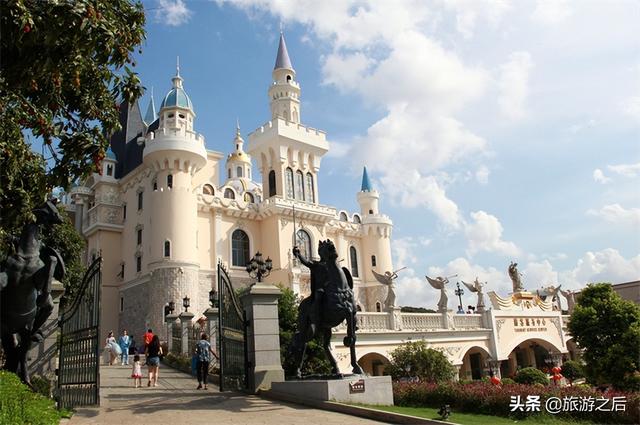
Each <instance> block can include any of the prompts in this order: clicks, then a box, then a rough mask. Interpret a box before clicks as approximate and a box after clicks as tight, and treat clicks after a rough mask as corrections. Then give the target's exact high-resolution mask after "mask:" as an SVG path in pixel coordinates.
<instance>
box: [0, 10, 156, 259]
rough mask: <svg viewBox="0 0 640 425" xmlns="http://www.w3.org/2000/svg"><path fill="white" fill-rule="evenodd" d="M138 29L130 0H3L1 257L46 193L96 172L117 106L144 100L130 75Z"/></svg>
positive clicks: (139, 19) (141, 34)
mask: <svg viewBox="0 0 640 425" xmlns="http://www.w3.org/2000/svg"><path fill="white" fill-rule="evenodd" d="M144 22H145V16H144V10H143V6H142V4H141V3H139V2H137V1H135V2H132V1H130V0H110V1H108V2H103V1H95V0H74V1H69V0H47V1H40V0H5V1H3V2H2V6H1V7H0V57H2V61H0V158H1V159H0V181H2V185H0V205H2V208H0V251H2V252H6V251H7V250H8V249H9V248H10V243H9V242H8V241H9V238H8V235H10V234H15V233H18V232H19V229H20V228H21V226H22V225H23V224H24V223H26V222H29V221H32V220H33V219H34V217H33V214H32V213H31V210H32V209H33V208H34V207H36V206H38V205H39V204H41V203H42V202H43V201H44V199H45V197H46V196H47V194H49V193H50V192H51V190H52V189H53V188H55V187H62V188H65V189H66V188H68V187H69V185H70V183H71V182H72V181H74V180H75V179H77V178H79V177H80V178H81V177H85V176H87V175H89V174H90V173H91V172H93V171H99V170H100V162H101V161H102V159H103V158H104V156H105V151H106V149H107V147H108V136H109V135H111V134H112V133H113V132H114V131H116V130H118V129H119V127H120V124H119V121H118V117H119V107H120V106H119V105H120V103H121V102H128V103H131V102H133V101H135V100H136V99H137V98H138V97H139V96H140V95H141V93H142V87H141V86H140V80H139V79H138V76H137V75H136V74H135V73H134V72H133V70H132V67H133V66H135V61H134V58H133V54H134V52H135V50H136V48H138V46H139V45H140V43H141V42H142V41H143V40H144V38H145V31H144ZM40 143H42V146H43V152H44V155H45V156H43V155H41V154H39V153H36V152H35V151H34V150H33V149H32V147H33V146H32V145H34V144H40ZM45 164H46V167H45Z"/></svg>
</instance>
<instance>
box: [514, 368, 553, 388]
mask: <svg viewBox="0 0 640 425" xmlns="http://www.w3.org/2000/svg"><path fill="white" fill-rule="evenodd" d="M514 381H516V382H517V383H518V384H529V385H534V384H540V385H548V384H549V378H548V377H547V375H546V374H545V373H544V372H542V371H541V370H538V369H536V368H535V367H525V368H524V369H521V370H520V371H518V373H517V374H516V377H515V378H514Z"/></svg>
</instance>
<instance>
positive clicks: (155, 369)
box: [145, 335, 162, 387]
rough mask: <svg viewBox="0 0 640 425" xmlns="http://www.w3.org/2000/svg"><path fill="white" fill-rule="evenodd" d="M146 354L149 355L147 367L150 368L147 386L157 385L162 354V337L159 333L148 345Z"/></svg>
mask: <svg viewBox="0 0 640 425" xmlns="http://www.w3.org/2000/svg"><path fill="white" fill-rule="evenodd" d="M145 355H146V356H147V367H148V369H149V381H148V382H147V387H150V386H151V385H153V386H154V387H157V386H158V373H159V371H160V356H161V355H162V347H161V346H160V338H158V335H154V336H153V338H152V339H151V342H150V343H149V345H147V349H146V350H145Z"/></svg>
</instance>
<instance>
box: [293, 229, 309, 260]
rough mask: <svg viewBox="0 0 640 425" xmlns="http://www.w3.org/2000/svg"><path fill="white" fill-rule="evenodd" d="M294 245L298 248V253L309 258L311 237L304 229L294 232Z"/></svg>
mask: <svg viewBox="0 0 640 425" xmlns="http://www.w3.org/2000/svg"><path fill="white" fill-rule="evenodd" d="M296 246H297V247H298V248H299V249H300V254H302V256H303V257H304V258H306V259H311V257H312V255H311V253H312V251H311V237H310V236H309V233H307V232H306V230H302V229H300V230H298V231H297V232H296Z"/></svg>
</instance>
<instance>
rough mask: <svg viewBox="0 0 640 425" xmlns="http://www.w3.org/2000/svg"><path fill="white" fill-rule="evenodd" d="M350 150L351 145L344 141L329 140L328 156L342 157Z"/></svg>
mask: <svg viewBox="0 0 640 425" xmlns="http://www.w3.org/2000/svg"><path fill="white" fill-rule="evenodd" d="M348 152H349V145H348V144H347V143H342V142H329V152H327V154H326V156H325V157H326V158H342V157H344V156H345V155H346V154H347V153H348Z"/></svg>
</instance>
